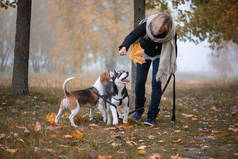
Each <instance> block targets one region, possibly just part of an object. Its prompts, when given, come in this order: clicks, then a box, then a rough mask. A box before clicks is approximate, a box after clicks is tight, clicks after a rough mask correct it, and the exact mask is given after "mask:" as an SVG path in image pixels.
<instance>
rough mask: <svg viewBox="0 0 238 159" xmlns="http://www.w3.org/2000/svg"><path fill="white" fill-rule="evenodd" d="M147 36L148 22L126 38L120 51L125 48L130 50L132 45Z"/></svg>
mask: <svg viewBox="0 0 238 159" xmlns="http://www.w3.org/2000/svg"><path fill="white" fill-rule="evenodd" d="M145 34H146V22H144V23H142V24H140V25H138V26H137V27H136V28H135V29H134V30H133V31H132V32H131V33H130V34H128V35H127V36H126V38H125V39H124V41H123V42H122V44H121V45H120V46H119V50H120V49H121V48H122V47H123V46H125V47H126V50H128V49H129V47H130V45H131V44H133V43H134V42H135V41H136V40H137V39H139V38H140V37H142V36H144V35H145Z"/></svg>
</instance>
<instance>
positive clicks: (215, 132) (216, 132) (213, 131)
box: [212, 130, 221, 134]
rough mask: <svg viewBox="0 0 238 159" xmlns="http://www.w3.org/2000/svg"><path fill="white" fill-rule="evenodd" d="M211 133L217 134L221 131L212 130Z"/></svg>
mask: <svg viewBox="0 0 238 159" xmlns="http://www.w3.org/2000/svg"><path fill="white" fill-rule="evenodd" d="M212 133H213V134H219V133H221V131H217V130H212Z"/></svg>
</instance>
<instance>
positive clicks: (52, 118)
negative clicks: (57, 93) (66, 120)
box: [45, 113, 56, 123]
mask: <svg viewBox="0 0 238 159" xmlns="http://www.w3.org/2000/svg"><path fill="white" fill-rule="evenodd" d="M55 117H56V114H55V113H51V114H47V115H46V117H45V118H46V120H47V121H48V122H50V123H54V122H55Z"/></svg>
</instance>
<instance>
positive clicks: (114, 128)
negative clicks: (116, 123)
mask: <svg viewBox="0 0 238 159" xmlns="http://www.w3.org/2000/svg"><path fill="white" fill-rule="evenodd" d="M104 130H116V127H108V128H104Z"/></svg>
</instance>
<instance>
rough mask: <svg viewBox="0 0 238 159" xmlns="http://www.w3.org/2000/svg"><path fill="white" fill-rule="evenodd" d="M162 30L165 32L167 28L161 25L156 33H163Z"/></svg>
mask: <svg viewBox="0 0 238 159" xmlns="http://www.w3.org/2000/svg"><path fill="white" fill-rule="evenodd" d="M164 32H167V29H166V28H165V27H161V28H160V30H159V32H158V35H160V34H162V33H164Z"/></svg>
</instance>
